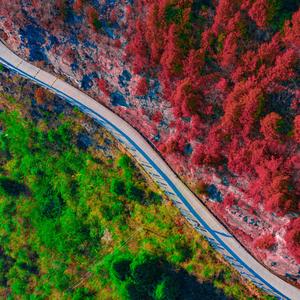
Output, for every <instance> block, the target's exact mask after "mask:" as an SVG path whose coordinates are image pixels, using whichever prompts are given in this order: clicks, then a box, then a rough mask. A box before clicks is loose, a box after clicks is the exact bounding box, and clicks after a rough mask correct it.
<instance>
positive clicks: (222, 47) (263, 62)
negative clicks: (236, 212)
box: [125, 0, 300, 262]
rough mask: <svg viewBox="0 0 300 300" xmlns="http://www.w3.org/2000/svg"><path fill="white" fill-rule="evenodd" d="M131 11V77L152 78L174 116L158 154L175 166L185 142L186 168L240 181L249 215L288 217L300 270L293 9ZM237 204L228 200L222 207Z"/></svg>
mask: <svg viewBox="0 0 300 300" xmlns="http://www.w3.org/2000/svg"><path fill="white" fill-rule="evenodd" d="M136 4H137V5H136V6H135V7H131V9H130V25H129V29H128V30H129V33H128V39H129V43H128V44H127V45H126V48H125V51H126V55H127V59H128V60H129V61H130V62H131V63H132V65H133V70H134V72H135V73H137V74H141V76H143V77H145V78H149V77H157V78H159V80H160V82H161V83H162V86H163V95H164V97H165V98H166V99H168V101H169V102H170V104H171V105H172V110H173V114H174V116H175V121H174V122H173V123H172V125H173V135H170V136H169V137H168V138H167V139H166V140H163V141H162V142H158V143H157V147H158V148H159V149H160V151H161V152H162V153H164V155H166V156H168V155H170V154H175V155H171V157H172V158H171V160H172V159H173V160H174V161H173V163H174V165H176V164H179V162H180V160H181V161H183V160H184V149H185V147H186V145H188V144H190V143H192V144H193V152H192V155H191V162H192V165H191V166H192V168H194V169H195V170H197V169H198V168H203V167H206V168H210V169H214V170H216V171H217V172H219V173H221V174H227V175H228V178H229V182H231V183H232V184H236V183H237V180H238V178H242V180H240V181H242V183H240V185H241V188H242V191H243V192H244V193H245V195H246V196H247V197H248V199H247V201H248V203H247V204H248V206H249V207H251V209H252V210H257V209H261V210H263V211H264V212H265V213H273V214H275V215H277V216H278V217H284V216H286V215H290V216H291V215H292V216H293V217H292V218H291V221H290V224H289V225H288V226H287V228H286V230H287V234H286V235H285V242H286V245H287V247H288V249H289V250H290V254H291V255H292V256H293V257H294V258H295V259H296V261H297V262H300V252H299V249H300V244H299V243H300V240H299V231H298V229H294V230H292V231H290V230H291V228H298V227H297V226H295V225H294V226H293V224H298V223H299V208H300V206H299V205H300V202H299V199H300V168H299V166H300V156H299V149H300V148H299V143H300V131H299V128H300V125H299V123H300V89H299V86H300V85H299V84H300V81H299V79H300V76H299V75H300V73H299V70H300V68H299V66H300V65H299V62H300V60H299V58H300V50H299V49H300V10H299V1H297V0H288V1H285V0H255V1H248V0H245V1H240V0H234V1H232V0H220V1H210V0H199V1H192V0H184V1H177V0H163V1H162V0H157V1H143V0H141V1H136ZM171 163H172V162H171ZM204 180H205V179H204ZM235 198H236V199H235ZM237 202H238V199H237V197H236V196H235V195H234V194H231V195H230V194H229V195H227V196H226V199H225V201H224V204H225V206H232V205H234V204H236V203H237ZM221 210H222V209H220V210H219V211H221ZM295 216H296V218H295Z"/></svg>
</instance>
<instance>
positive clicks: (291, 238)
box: [284, 218, 300, 263]
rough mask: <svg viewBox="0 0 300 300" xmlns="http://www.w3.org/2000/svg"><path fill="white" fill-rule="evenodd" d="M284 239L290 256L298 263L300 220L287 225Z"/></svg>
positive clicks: (299, 253) (299, 259)
mask: <svg viewBox="0 0 300 300" xmlns="http://www.w3.org/2000/svg"><path fill="white" fill-rule="evenodd" d="M284 238H285V241H286V244H287V248H288V250H289V251H290V253H291V255H292V256H293V257H294V258H295V259H296V261H297V263H300V218H297V219H294V220H292V221H291V222H290V223H289V225H288V227H287V233H286V235H285V237H284Z"/></svg>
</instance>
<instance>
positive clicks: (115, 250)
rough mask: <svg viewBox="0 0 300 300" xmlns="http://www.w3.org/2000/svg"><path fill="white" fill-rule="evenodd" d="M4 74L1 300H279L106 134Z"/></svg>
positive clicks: (0, 118)
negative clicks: (212, 242)
mask: <svg viewBox="0 0 300 300" xmlns="http://www.w3.org/2000/svg"><path fill="white" fill-rule="evenodd" d="M0 78H1V83H2V84H1V86H2V88H1V93H0V297H1V298H5V299H227V298H229V299H257V298H258V299H271V298H270V297H268V296H264V295H262V293H261V292H260V291H258V290H257V289H256V288H255V287H253V286H252V285H250V284H249V283H248V284H246V283H245V282H243V281H242V279H241V277H240V276H238V275H237V273H236V272H235V271H234V270H233V269H232V268H231V267H230V266H228V265H227V264H226V263H224V262H222V260H221V257H220V256H219V255H218V254H217V253H216V252H215V251H214V250H213V249H212V248H211V247H210V246H209V244H208V243H207V242H206V240H204V239H203V238H202V237H201V236H200V235H199V234H197V233H196V232H195V231H194V230H193V229H192V228H191V227H190V226H189V225H188V224H187V223H186V222H185V221H184V219H183V218H182V217H181V215H180V213H179V212H178V210H177V209H176V208H175V207H174V206H173V205H172V204H171V202H170V201H169V200H167V199H165V198H164V196H163V195H162V194H161V192H160V191H159V190H158V189H157V188H156V187H155V186H154V185H153V184H150V183H149V182H147V180H146V179H145V177H144V176H143V175H142V173H141V171H140V170H139V169H138V168H137V167H136V166H135V165H134V163H133V161H132V160H131V159H130V158H129V157H128V156H127V155H126V154H124V153H122V152H121V150H119V149H117V148H116V147H115V144H114V141H113V139H112V137H110V136H109V135H108V134H107V133H106V132H105V131H104V130H103V129H102V128H101V127H98V126H97V125H95V124H94V123H92V121H90V120H88V119H87V118H86V117H85V116H83V115H82V114H81V113H80V112H78V110H77V109H72V108H71V107H70V106H68V105H66V104H65V103H64V102H62V100H60V99H58V98H56V97H54V96H53V95H51V94H49V92H47V91H45V90H41V89H40V88H36V87H35V86H34V85H32V84H31V83H28V82H27V81H25V80H23V79H20V78H18V77H16V76H14V77H13V76H12V75H9V73H8V72H7V71H4V72H2V73H1V74H0ZM62 105H63V110H62V111H61V109H62V107H61V106H62ZM58 110H60V112H59V113H58V112H57V111H58ZM88 128H89V130H88ZM91 132H93V134H91Z"/></svg>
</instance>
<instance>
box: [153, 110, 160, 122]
mask: <svg viewBox="0 0 300 300" xmlns="http://www.w3.org/2000/svg"><path fill="white" fill-rule="evenodd" d="M162 118H163V115H162V113H161V112H160V111H156V112H155V113H154V114H153V116H152V120H153V121H154V122H156V123H159V122H161V120H162Z"/></svg>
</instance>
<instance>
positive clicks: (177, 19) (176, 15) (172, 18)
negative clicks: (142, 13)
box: [165, 5, 183, 24]
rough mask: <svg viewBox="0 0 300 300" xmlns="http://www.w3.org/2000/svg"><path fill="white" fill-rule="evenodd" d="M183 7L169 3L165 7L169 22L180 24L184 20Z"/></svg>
mask: <svg viewBox="0 0 300 300" xmlns="http://www.w3.org/2000/svg"><path fill="white" fill-rule="evenodd" d="M182 17H183V9H182V8H179V7H176V6H174V5H167V6H166V8H165V19H166V22H167V24H170V23H175V24H180V23H181V22H182Z"/></svg>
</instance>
